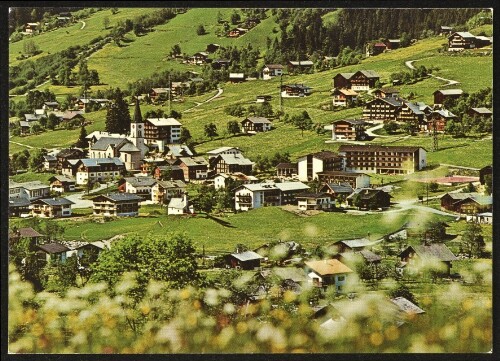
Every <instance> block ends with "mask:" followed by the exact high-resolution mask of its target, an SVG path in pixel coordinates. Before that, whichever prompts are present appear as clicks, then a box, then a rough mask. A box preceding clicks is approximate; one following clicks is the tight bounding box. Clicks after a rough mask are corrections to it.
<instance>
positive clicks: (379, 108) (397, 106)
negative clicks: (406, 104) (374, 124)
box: [363, 97, 403, 121]
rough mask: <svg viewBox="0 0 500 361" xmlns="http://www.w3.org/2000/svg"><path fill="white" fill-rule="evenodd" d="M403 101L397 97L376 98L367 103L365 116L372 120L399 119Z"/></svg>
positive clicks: (364, 111)
mask: <svg viewBox="0 0 500 361" xmlns="http://www.w3.org/2000/svg"><path fill="white" fill-rule="evenodd" d="M402 106H403V102H402V101H401V100H399V99H397V98H392V97H386V98H375V99H373V100H372V101H369V102H367V103H366V104H365V107H364V108H363V118H365V119H371V120H381V121H383V120H393V121H395V120H397V117H398V114H399V111H400V110H401V108H402Z"/></svg>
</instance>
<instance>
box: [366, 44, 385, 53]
mask: <svg viewBox="0 0 500 361" xmlns="http://www.w3.org/2000/svg"><path fill="white" fill-rule="evenodd" d="M386 50H387V45H385V44H384V43H381V42H378V43H375V44H373V45H372V46H371V48H370V47H368V49H367V52H366V56H375V55H379V54H382V53H383V52H384V51H386Z"/></svg>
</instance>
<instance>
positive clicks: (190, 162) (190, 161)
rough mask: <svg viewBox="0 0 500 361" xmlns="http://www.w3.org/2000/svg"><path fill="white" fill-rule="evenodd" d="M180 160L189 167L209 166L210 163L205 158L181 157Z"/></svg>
mask: <svg viewBox="0 0 500 361" xmlns="http://www.w3.org/2000/svg"><path fill="white" fill-rule="evenodd" d="M179 160H180V161H181V162H182V163H184V164H185V165H187V166H188V167H195V166H199V165H205V166H206V165H208V162H207V160H206V159H205V158H203V157H201V156H199V157H180V158H179Z"/></svg>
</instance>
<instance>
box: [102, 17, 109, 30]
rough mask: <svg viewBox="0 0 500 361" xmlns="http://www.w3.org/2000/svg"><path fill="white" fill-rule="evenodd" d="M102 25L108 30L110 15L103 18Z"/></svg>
mask: <svg viewBox="0 0 500 361" xmlns="http://www.w3.org/2000/svg"><path fill="white" fill-rule="evenodd" d="M102 26H103V28H104V30H107V29H108V28H109V17H108V16H105V17H104V18H103V19H102Z"/></svg>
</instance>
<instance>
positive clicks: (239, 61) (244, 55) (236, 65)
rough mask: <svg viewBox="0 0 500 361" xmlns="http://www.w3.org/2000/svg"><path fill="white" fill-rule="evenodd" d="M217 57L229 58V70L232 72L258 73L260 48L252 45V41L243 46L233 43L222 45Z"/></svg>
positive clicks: (216, 53) (254, 74)
mask: <svg viewBox="0 0 500 361" xmlns="http://www.w3.org/2000/svg"><path fill="white" fill-rule="evenodd" d="M215 57H216V58H218V59H226V60H229V63H230V66H229V69H228V71H229V72H231V73H238V72H242V73H245V74H247V75H251V76H256V75H258V72H257V61H258V59H259V58H260V49H259V48H257V47H254V46H252V44H251V43H248V44H247V45H246V46H242V47H237V46H232V45H230V46H227V47H224V48H223V47H220V48H219V49H218V50H217V51H216V52H215ZM207 66H210V65H207Z"/></svg>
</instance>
